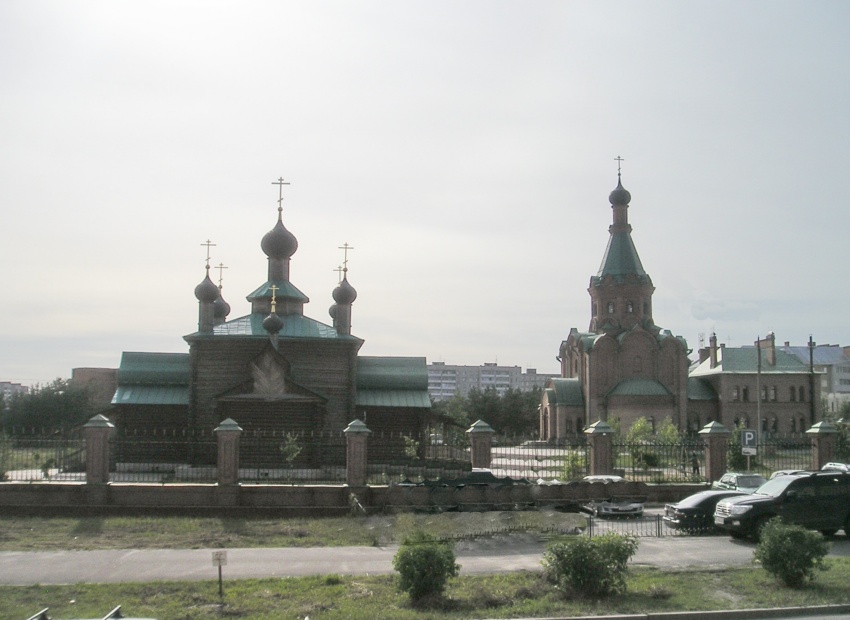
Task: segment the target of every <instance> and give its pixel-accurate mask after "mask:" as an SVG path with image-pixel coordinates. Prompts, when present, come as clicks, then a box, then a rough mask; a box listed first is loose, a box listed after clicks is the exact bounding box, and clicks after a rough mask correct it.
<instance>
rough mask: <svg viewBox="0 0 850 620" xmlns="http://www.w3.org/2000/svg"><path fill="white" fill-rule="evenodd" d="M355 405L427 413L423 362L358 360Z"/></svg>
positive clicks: (428, 404) (412, 359) (428, 402)
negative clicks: (410, 409) (421, 409)
mask: <svg viewBox="0 0 850 620" xmlns="http://www.w3.org/2000/svg"><path fill="white" fill-rule="evenodd" d="M357 405H360V406H372V407H415V408H425V409H430V408H431V399H430V397H429V396H428V366H427V364H426V362H425V358H424V357H369V356H361V357H358V358H357Z"/></svg>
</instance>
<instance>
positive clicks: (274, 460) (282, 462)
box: [239, 430, 346, 484]
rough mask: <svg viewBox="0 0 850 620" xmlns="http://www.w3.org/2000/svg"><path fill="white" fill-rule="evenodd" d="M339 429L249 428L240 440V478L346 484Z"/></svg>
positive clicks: (343, 442) (342, 437) (343, 443)
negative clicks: (283, 429)
mask: <svg viewBox="0 0 850 620" xmlns="http://www.w3.org/2000/svg"><path fill="white" fill-rule="evenodd" d="M345 459H346V439H345V435H344V434H343V433H342V432H341V431H335V432H326V431H325V432H321V431H311V432H306V431H300V432H295V431H289V432H285V431H279V430H275V431H260V430H255V431H249V432H245V433H243V434H242V436H241V437H240V439H239V480H240V481H241V482H248V483H254V484H345Z"/></svg>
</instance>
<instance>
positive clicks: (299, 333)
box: [191, 314, 360, 340]
mask: <svg viewBox="0 0 850 620" xmlns="http://www.w3.org/2000/svg"><path fill="white" fill-rule="evenodd" d="M279 316H280V318H281V319H282V320H283V327H282V328H281V330H280V332H278V337H279V338H322V339H337V340H360V339H359V338H357V337H355V336H348V335H345V334H340V333H339V332H338V331H337V330H336V329H334V328H333V327H331V326H330V325H325V324H324V323H320V322H319V321H315V320H313V319H311V318H308V317H306V316H304V315H303V314H286V315H279ZM265 318H266V317H265V316H264V315H262V314H249V315H247V316H243V317H239V318H238V319H233V320H232V321H227V322H226V323H222V324H221V325H216V326H215V327H214V328H213V333H212V335H213V337H216V336H256V337H260V338H268V337H269V333H268V332H267V331H266V330H265V328H264V327H263V320H264V319H265ZM204 335H205V334H201V333H198V332H196V333H194V334H191V336H204Z"/></svg>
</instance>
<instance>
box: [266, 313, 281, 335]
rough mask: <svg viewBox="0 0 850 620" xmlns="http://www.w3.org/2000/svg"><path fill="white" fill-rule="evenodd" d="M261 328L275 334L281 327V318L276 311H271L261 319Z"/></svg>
mask: <svg viewBox="0 0 850 620" xmlns="http://www.w3.org/2000/svg"><path fill="white" fill-rule="evenodd" d="M263 329H265V330H266V331H267V332H269V333H270V334H276V333H278V332H279V331H280V330H281V329H283V319H281V318H280V317H279V316H278V315H277V314H276V313H274V312H271V313H269V315H268V316H267V317H266V318H264V319H263Z"/></svg>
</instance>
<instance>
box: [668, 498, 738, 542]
mask: <svg viewBox="0 0 850 620" xmlns="http://www.w3.org/2000/svg"><path fill="white" fill-rule="evenodd" d="M739 495H746V493H744V492H743V491H733V490H729V489H717V490H711V491H700V492H699V493H694V494H693V495H689V496H688V497H686V498H685V499H683V500H682V501H680V502H677V503H675V504H667V505H666V506H664V516H662V517H661V520H662V521H664V524H665V525H666V526H667V527H670V528H673V529H674V530H683V531H686V532H701V531H706V530H713V529H715V526H714V508H715V507H716V506H717V502H719V501H720V500H722V499H726V498H729V497H736V496H739Z"/></svg>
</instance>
